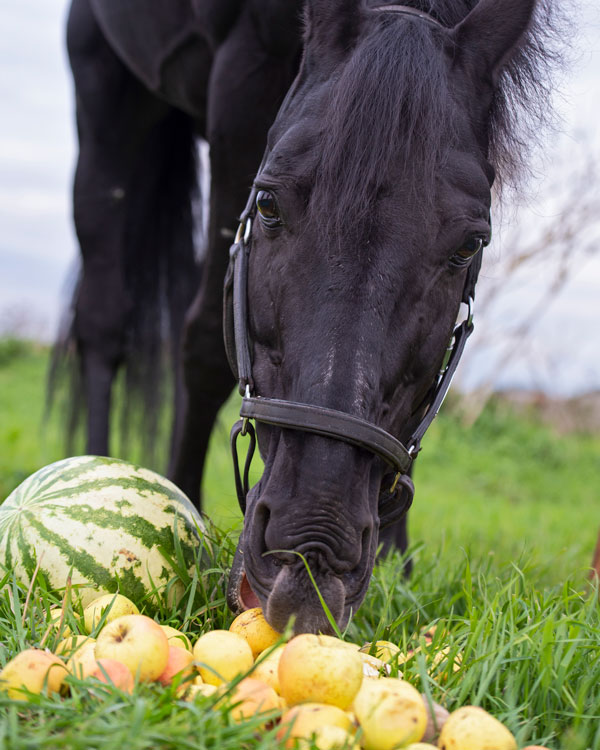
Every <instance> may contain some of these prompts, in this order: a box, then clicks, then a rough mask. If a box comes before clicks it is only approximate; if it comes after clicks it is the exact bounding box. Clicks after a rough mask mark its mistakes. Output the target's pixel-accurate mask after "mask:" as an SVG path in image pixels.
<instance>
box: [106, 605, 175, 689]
mask: <svg viewBox="0 0 600 750" xmlns="http://www.w3.org/2000/svg"><path fill="white" fill-rule="evenodd" d="M96 658H97V659H104V658H108V659H116V660H117V661H122V662H123V664H125V665H126V666H128V667H129V669H130V671H131V674H132V675H133V676H134V677H137V679H139V681H140V682H151V681H152V680H156V679H158V677H159V676H160V675H161V674H162V673H163V671H164V669H165V667H166V666H167V661H168V658H169V643H168V641H167V636H166V635H165V632H164V630H163V629H162V628H161V627H160V625H159V624H158V623H157V622H154V620H152V619H151V618H150V617H146V615H122V616H121V617H117V619H116V620H113V621H112V622H109V623H108V625H105V626H104V627H103V628H102V630H101V631H100V633H99V634H98V639H97V641H96Z"/></svg>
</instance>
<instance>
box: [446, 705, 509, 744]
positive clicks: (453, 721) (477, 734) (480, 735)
mask: <svg viewBox="0 0 600 750" xmlns="http://www.w3.org/2000/svg"><path fill="white" fill-rule="evenodd" d="M438 747H439V748H441V750H455V749H456V750H459V748H460V750H480V748H482V747H485V748H492V749H493V750H517V743H516V740H515V738H514V737H513V735H512V734H511V732H510V731H509V730H508V729H507V728H506V727H505V726H504V724H502V723H501V722H499V721H498V719H496V718H494V717H493V716H491V714H489V713H488V712H487V711H485V710H484V709H483V708H480V707H479V706H462V707H461V708H458V709H457V710H456V711H453V712H452V713H451V714H450V716H449V717H448V720H447V721H446V723H445V724H444V726H443V728H442V731H441V733H440V737H439V739H438Z"/></svg>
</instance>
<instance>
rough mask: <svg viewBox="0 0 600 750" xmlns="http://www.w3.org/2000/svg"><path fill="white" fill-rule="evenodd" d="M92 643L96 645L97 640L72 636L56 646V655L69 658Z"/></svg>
mask: <svg viewBox="0 0 600 750" xmlns="http://www.w3.org/2000/svg"><path fill="white" fill-rule="evenodd" d="M90 643H91V644H94V643H96V639H95V638H92V637H91V636H89V635H70V636H69V637H68V638H65V639H64V640H62V641H60V642H59V643H58V644H57V645H56V648H55V649H54V653H55V654H56V655H57V656H65V657H67V658H68V657H70V656H72V655H73V654H74V653H75V651H77V650H78V649H80V648H81V647H82V646H85V645H86V644H90Z"/></svg>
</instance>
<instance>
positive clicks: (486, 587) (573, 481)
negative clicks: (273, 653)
mask: <svg viewBox="0 0 600 750" xmlns="http://www.w3.org/2000/svg"><path fill="white" fill-rule="evenodd" d="M46 362H47V352H46V351H45V350H43V349H36V348H35V347H32V346H29V345H21V344H19V343H18V342H12V343H10V342H0V500H1V499H3V498H4V497H6V495H7V494H8V493H9V492H10V491H11V490H12V489H13V488H14V487H15V486H16V485H17V484H18V483H19V482H20V481H21V480H22V479H23V478H25V477H26V476H27V475H28V474H30V473H31V472H33V471H35V470H36V469H37V468H39V467H40V466H42V465H44V464H47V463H49V462H51V461H53V460H56V459H58V458H60V457H62V455H63V450H62V443H61V435H60V429H59V425H58V421H57V419H56V417H58V416H59V415H55V416H53V418H52V419H51V420H50V421H49V422H48V423H47V424H46V425H45V426H44V427H42V416H43V410H44V400H43V385H44V377H45V367H46ZM225 411H226V414H224V415H223V417H222V419H221V421H220V423H219V425H218V426H217V429H216V430H215V433H214V436H213V442H212V445H211V452H210V456H209V461H208V464H209V470H208V475H207V477H206V481H205V486H204V497H205V510H206V512H207V514H208V516H209V517H210V519H211V520H212V521H213V522H214V524H215V526H214V528H213V527H211V537H212V550H213V553H212V554H213V556H214V559H213V560H212V562H211V565H210V567H209V569H208V570H206V569H202V570H198V571H197V576H196V577H194V579H192V580H191V581H188V584H189V585H188V593H187V595H186V597H185V599H184V601H183V602H181V603H180V605H179V606H178V607H168V606H167V605H166V603H165V605H164V607H163V609H162V611H161V613H160V619H161V621H162V622H165V623H167V622H168V623H169V624H172V625H175V626H178V627H181V628H182V629H183V630H185V631H187V632H189V633H190V635H191V636H192V638H195V637H197V636H198V635H199V634H200V633H201V632H204V631H205V630H208V629H213V628H217V627H227V626H228V625H229V623H230V621H231V619H232V617H231V615H230V614H229V612H228V611H227V609H226V607H225V605H224V601H223V592H224V585H225V579H226V571H227V567H228V565H229V563H230V559H231V554H232V550H233V542H234V538H235V532H236V529H237V528H239V522H240V514H239V511H238V510H237V507H236V500H235V496H234V491H233V481H232V474H231V468H230V458H229V452H228V441H227V436H228V431H229V426H230V424H231V421H232V420H233V419H234V417H235V403H234V402H233V401H232V402H231V403H230V404H228V405H227V407H226V409H225ZM599 449H600V437H599V436H598V435H596V436H590V435H583V434H577V433H571V434H569V435H558V434H557V433H555V432H554V431H553V430H552V428H550V427H547V426H543V425H542V424H541V423H539V422H538V421H537V420H536V419H535V417H533V416H532V417H523V416H517V415H516V413H514V412H512V411H510V409H508V408H507V407H506V406H502V405H501V404H499V403H497V402H492V403H490V404H489V405H488V407H486V409H485V410H484V412H483V413H482V414H481V416H480V417H479V419H478V420H477V421H476V423H475V424H474V425H473V426H472V427H470V428H467V427H465V426H464V425H463V424H462V423H461V420H460V419H459V417H458V416H457V415H456V414H455V413H454V412H453V411H452V410H451V409H446V411H444V412H443V413H442V414H441V415H440V416H439V418H438V419H437V420H436V422H435V423H434V425H433V426H432V427H431V429H430V432H429V433H428V435H427V437H426V439H425V441H424V449H423V452H422V454H421V456H420V457H419V459H418V465H417V469H416V477H415V478H416V485H417V493H416V497H415V505H414V508H413V510H412V511H411V515H410V534H411V550H410V554H411V555H412V556H413V558H414V562H415V568H414V573H413V576H412V578H411V579H410V581H405V580H403V578H402V575H401V567H402V561H401V560H400V559H399V558H398V556H396V555H391V556H390V557H388V558H387V559H386V560H385V561H383V562H382V563H381V564H380V565H379V566H378V567H377V568H376V570H375V572H374V576H373V580H372V583H371V586H370V589H369V592H368V595H367V598H366V600H365V602H364V603H363V605H362V607H361V608H360V610H359V611H358V612H357V613H356V615H355V617H354V619H353V620H352V622H351V624H350V626H349V628H348V632H347V633H346V634H345V637H347V638H348V639H350V640H353V641H356V642H364V641H369V640H373V639H374V638H385V639H388V640H392V641H395V642H396V643H398V644H399V645H400V647H401V648H402V649H403V650H404V649H408V648H409V647H411V646H414V645H418V644H419V643H423V642H422V641H420V640H419V633H420V632H421V629H422V628H423V627H425V626H428V625H430V624H432V623H442V624H443V626H442V627H439V628H438V629H437V631H436V636H435V638H436V640H435V642H434V645H433V648H434V649H438V648H442V647H449V649H450V652H449V653H450V656H451V657H454V656H455V655H460V657H461V659H462V661H461V662H460V668H459V669H458V671H456V672H454V671H452V669H451V664H450V662H448V663H447V665H446V666H444V665H442V666H441V668H440V671H438V672H437V673H435V674H429V673H428V664H427V660H426V658H425V656H424V654H423V652H421V653H420V654H417V655H416V656H415V657H414V658H412V659H411V660H410V661H409V662H408V664H407V666H406V669H405V677H406V678H407V679H409V680H410V681H411V682H412V683H413V684H414V685H415V686H416V687H417V688H418V689H419V690H420V691H421V692H424V693H427V694H428V695H429V696H431V697H432V698H433V699H434V700H436V701H437V702H439V703H442V704H443V705H445V706H446V707H447V708H448V709H449V710H452V709H454V708H457V707H458V706H460V705H464V704H468V703H474V704H477V705H481V706H483V707H484V708H486V709H487V710H489V711H490V712H491V713H493V714H494V715H495V716H496V717H497V718H499V719H501V720H502V721H504V722H505V723H506V724H507V726H508V727H509V728H510V729H511V731H512V732H513V733H514V734H515V736H516V737H517V741H518V745H519V747H520V748H521V747H523V746H525V745H527V744H544V745H547V746H548V747H550V748H552V749H553V750H585V749H586V748H592V749H594V750H595V749H598V750H600V687H599V685H600V618H599V616H598V598H597V591H596V589H595V588H594V586H592V585H590V583H589V581H588V570H589V565H590V562H591V559H592V554H593V551H594V546H595V542H596V537H597V534H598V528H599V526H600V506H599V504H598V497H599V495H600V480H599V478H598V477H599V469H600V459H599V455H600V450H599ZM154 468H158V469H159V470H160V469H164V467H163V466H158V465H157V466H155V467H154ZM0 585H1V587H0V666H2V665H3V664H4V663H5V662H6V661H8V659H9V658H11V656H12V655H14V653H16V651H18V650H20V649H21V648H24V647H26V646H35V645H39V644H40V642H41V640H42V638H43V636H44V633H45V632H46V630H47V622H46V621H47V610H48V607H49V605H50V604H51V603H56V602H59V601H60V596H59V595H57V594H55V593H53V592H47V591H45V589H44V587H43V585H40V586H38V587H37V588H34V590H33V591H32V592H31V594H30V596H29V599H27V591H26V590H24V589H23V588H22V587H21V586H19V585H18V584H17V583H16V582H15V581H13V580H12V579H11V577H10V576H6V577H5V578H4V579H0ZM45 643H46V644H47V645H52V642H51V639H50V641H48V640H46V641H45ZM98 690H99V689H96V693H95V695H96V697H93V696H91V695H90V693H89V691H88V690H87V689H85V686H84V685H81V684H74V685H73V686H72V693H71V696H70V697H68V698H64V699H59V698H50V699H49V698H45V697H40V698H38V699H36V700H35V701H34V702H32V703H30V704H25V703H22V702H14V701H10V700H8V699H7V698H5V697H2V696H1V695H0V750H3V748H7V749H8V748H10V749H11V750H12V749H13V748H14V749H15V750H16V749H17V748H18V749H19V750H20V749H23V750H25V748H53V749H54V748H73V750H80V749H81V750H84V749H85V750H92V749H96V748H98V749H99V750H109V748H111V749H112V748H118V747H121V746H125V745H126V747H127V750H138V749H139V750H142V749H145V748H148V749H149V748H165V749H166V748H199V749H202V748H215V749H217V748H219V749H220V748H223V749H224V750H233V749H234V748H265V749H266V748H276V747H278V745H277V743H276V741H275V740H274V738H273V735H272V733H271V734H269V733H268V732H267V733H266V734H262V736H258V735H257V732H256V726H255V724H253V723H252V722H247V723H246V724H242V725H234V724H233V723H232V722H231V721H230V720H229V719H228V717H227V716H226V715H225V714H222V713H221V712H220V711H216V710H214V709H213V708H212V707H211V706H212V703H211V700H210V699H202V700H199V701H197V702H195V703H191V704H188V703H185V702H183V701H181V700H178V699H177V698H176V696H175V695H174V694H173V692H172V691H171V690H169V689H165V688H162V687H160V686H157V685H149V686H148V685H146V686H140V687H139V688H138V689H136V691H135V693H134V695H133V696H126V695H123V694H121V693H119V692H118V691H116V690H112V691H111V690H110V689H108V688H106V689H104V690H100V695H99V694H98Z"/></svg>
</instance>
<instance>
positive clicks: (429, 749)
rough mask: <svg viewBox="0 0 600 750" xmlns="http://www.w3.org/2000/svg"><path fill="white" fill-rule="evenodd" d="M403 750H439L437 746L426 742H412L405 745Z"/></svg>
mask: <svg viewBox="0 0 600 750" xmlns="http://www.w3.org/2000/svg"><path fill="white" fill-rule="evenodd" d="M404 750H439V748H438V746H437V745H430V744H429V743H428V742H412V743H411V744H410V745H405V746H404Z"/></svg>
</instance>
